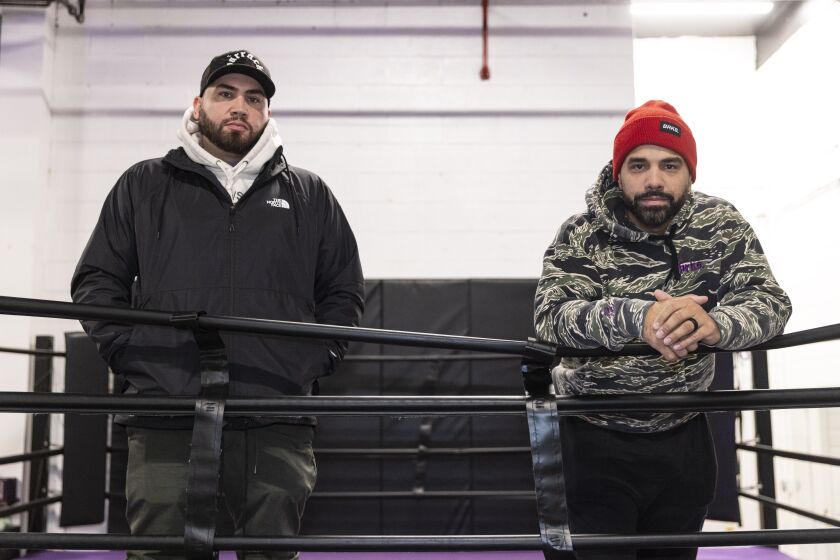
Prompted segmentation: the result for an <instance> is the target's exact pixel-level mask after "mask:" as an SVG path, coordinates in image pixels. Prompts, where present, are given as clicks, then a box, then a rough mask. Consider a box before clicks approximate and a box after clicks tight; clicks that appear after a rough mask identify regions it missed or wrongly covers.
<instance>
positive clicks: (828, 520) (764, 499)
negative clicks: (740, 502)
mask: <svg viewBox="0 0 840 560" xmlns="http://www.w3.org/2000/svg"><path fill="white" fill-rule="evenodd" d="M738 495H739V496H741V497H743V498H748V499H750V500H755V501H757V502H760V503H762V504H766V505H769V506H772V507H774V508H777V509H783V510H785V511H789V512H791V513H795V514H797V515H801V516H802V517H807V518H808V519H813V520H814V521H819V522H821V523H825V524H826V525H834V526H835V527H840V519H834V518H833V517H826V516H825V515H820V514H818V513H812V512H810V511H806V510H804V509H800V508H798V507H794V506H789V505H787V504H783V503H782V502H777V501H776V500H774V499H773V498H771V497H770V496H764V495H763V494H751V493H749V492H744V491H742V490H739V491H738Z"/></svg>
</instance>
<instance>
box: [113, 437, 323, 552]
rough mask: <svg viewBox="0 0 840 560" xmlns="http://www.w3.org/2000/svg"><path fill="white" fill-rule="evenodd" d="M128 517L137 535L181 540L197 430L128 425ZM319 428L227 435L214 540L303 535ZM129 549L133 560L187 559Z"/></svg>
mask: <svg viewBox="0 0 840 560" xmlns="http://www.w3.org/2000/svg"><path fill="white" fill-rule="evenodd" d="M127 432H128V471H127V473H126V500H127V502H128V505H127V507H126V517H127V518H128V524H129V527H131V534H132V535H144V536H152V535H159V536H160V535H170V536H171V535H178V536H180V535H183V534H184V511H185V501H186V487H187V473H188V459H189V453H190V440H191V437H192V431H191V430H167V429H153V428H138V427H128V428H127ZM313 432H314V428H312V427H311V426H299V425H292V424H272V425H269V426H263V427H256V428H249V429H247V430H225V431H224V432H223V435H222V465H221V478H220V481H219V493H218V512H217V515H216V534H217V535H219V536H237V537H240V536H248V537H283V536H295V535H297V534H298V531H299V530H300V523H301V517H302V515H303V508H304V505H305V504H306V499H307V498H308V497H309V495H310V494H311V493H312V489H313V488H314V486H315V477H316V474H317V470H316V468H315V456H314V455H313V453H312V436H313ZM237 556H238V558H239V560H244V559H247V560H293V559H296V558H297V557H298V554H297V553H296V552H288V551H268V550H253V551H240V552H237ZM183 557H184V556H183V555H181V554H172V553H171V552H170V553H165V552H161V551H155V550H139V551H128V552H127V558H128V559H129V560H137V559H161V560H171V559H176V558H183Z"/></svg>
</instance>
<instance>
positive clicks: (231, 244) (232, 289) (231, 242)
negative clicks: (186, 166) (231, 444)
mask: <svg viewBox="0 0 840 560" xmlns="http://www.w3.org/2000/svg"><path fill="white" fill-rule="evenodd" d="M228 216H229V220H230V224H229V225H228V247H229V248H230V249H229V251H228V253H229V257H230V263H229V264H230V266H229V269H230V314H231V316H236V305H235V304H234V297H235V295H236V289H235V284H234V279H235V278H236V274H235V273H234V267H235V263H236V250H235V248H234V246H235V243H236V239H234V237H233V234H234V233H236V226H235V225H234V224H233V219H234V217H235V216H236V205H234V204H231V205H230V208H229V211H228ZM227 359H228V364H230V361H231V360H232V359H233V340H231V339H228V341H227ZM228 367H230V366H228ZM228 384H229V386H230V392H231V393H233V379H230V380H229V381H228Z"/></svg>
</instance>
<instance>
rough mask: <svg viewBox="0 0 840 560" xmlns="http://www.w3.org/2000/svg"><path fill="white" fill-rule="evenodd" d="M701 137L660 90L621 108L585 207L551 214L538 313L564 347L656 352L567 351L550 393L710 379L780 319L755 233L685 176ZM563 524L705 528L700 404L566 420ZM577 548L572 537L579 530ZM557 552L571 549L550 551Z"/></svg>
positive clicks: (780, 325)
mask: <svg viewBox="0 0 840 560" xmlns="http://www.w3.org/2000/svg"><path fill="white" fill-rule="evenodd" d="M696 170H697V148H696V145H695V141H694V136H693V134H692V132H691V129H690V128H689V127H688V125H687V124H686V123H685V121H684V120H683V119H682V117H681V116H680V115H679V113H677V111H676V109H675V108H674V107H673V106H671V105H670V104H668V103H665V102H664V101H657V100H654V101H648V102H647V103H644V104H643V105H641V106H640V107H637V108H635V109H633V110H631V111H630V112H628V113H627V117H626V118H625V121H624V124H623V125H622V127H621V129H620V130H619V131H618V134H616V136H615V140H614V142H613V160H612V161H611V162H609V163H608V164H607V165H606V166H604V168H603V169H602V170H601V172H600V173H599V175H598V177H597V179H596V181H595V184H594V185H592V187H591V188H590V189H589V190H588V191H587V193H586V206H587V208H586V211H585V212H582V213H580V214H576V215H574V216H572V217H570V218H569V219H568V220H566V222H565V223H564V224H563V225H562V226H561V227H560V229H559V231H558V232H557V236H556V237H555V239H554V242H553V243H552V244H551V245H550V246H549V248H548V250H547V251H546V253H545V258H544V260H543V272H542V277H541V278H540V281H539V284H538V287H537V294H536V302H535V303H536V309H535V311H536V313H535V327H536V332H537V335H538V336H539V337H540V338H541V339H543V340H548V341H552V342H556V343H558V344H560V345H562V346H566V347H571V348H597V347H603V348H608V349H610V350H615V351H619V350H621V349H622V348H623V346H624V345H625V344H627V343H631V342H644V343H647V344H648V345H650V346H651V347H653V349H654V350H656V351H657V352H658V355H656V356H604V357H599V358H584V359H581V358H563V359H562V360H561V361H560V364H559V365H558V366H557V367H556V368H555V369H554V370H553V372H552V374H553V377H554V383H555V387H556V388H557V392H558V393H559V394H568V395H584V394H602V395H604V394H610V395H614V394H624V393H666V392H668V393H671V392H691V391H704V390H706V389H707V388H708V387H709V385H710V384H711V381H712V376H713V375H714V365H715V361H714V355H713V354H709V353H703V354H700V353H696V352H695V351H696V350H697V349H698V345H699V344H703V345H705V346H711V347H716V348H720V349H723V350H735V349H739V348H745V347H749V346H753V345H756V344H759V343H761V342H763V341H765V340H768V339H770V338H772V337H774V336H776V335H777V334H779V333H781V332H782V330H783V329H784V326H785V324H786V323H787V320H788V317H790V313H791V305H790V300H789V299H788V297H787V295H786V294H785V292H784V290H782V288H781V287H780V286H779V284H778V283H777V282H776V279H775V278H774V276H773V273H772V271H771V270H770V265H769V263H768V262H767V259H766V257H765V256H764V252H763V251H762V248H761V244H760V243H759V241H758V238H757V237H756V234H755V232H754V231H753V229H752V228H751V227H750V225H749V224H748V223H747V221H746V220H745V219H744V218H743V216H741V214H740V213H739V212H738V211H737V210H736V209H735V208H734V207H733V206H732V205H731V204H730V203H728V202H726V201H725V200H722V199H720V198H715V197H711V196H707V195H705V194H703V193H700V192H695V191H693V190H692V184H693V183H694V179H695V178H696V176H697V172H696ZM560 431H561V439H562V450H563V459H564V467H565V477H566V480H565V482H566V484H565V488H566V497H567V501H568V509H569V525H570V529H571V532H572V534H585V533H611V534H633V533H675V532H676V533H681V532H691V531H699V530H700V529H701V528H702V526H703V521H704V519H705V516H706V510H707V508H708V505H709V504H710V503H711V501H712V498H713V496H714V491H715V481H716V474H715V473H716V469H717V464H716V459H715V454H714V448H713V446H712V440H711V434H710V431H709V427H708V425H707V422H706V417H705V415H702V414H699V415H698V414H697V413H693V412H689V413H657V412H649V413H648V412H645V413H597V414H595V413H592V414H586V415H584V416H580V417H564V418H563V419H562V420H561V430H560ZM572 544H573V546H574V539H573V543H572ZM696 553H697V549H696V548H689V549H677V550H675V549H670V550H669V549H650V550H639V551H636V550H633V549H611V550H606V549H605V550H583V551H579V552H577V558H579V559H580V560H583V559H586V560H596V559H597V560H606V559H610V560H636V559H637V558H668V559H670V560H676V559H680V560H688V559H693V558H694V557H695V556H696ZM556 557H557V558H560V557H563V558H565V557H566V556H559V555H557V556H556Z"/></svg>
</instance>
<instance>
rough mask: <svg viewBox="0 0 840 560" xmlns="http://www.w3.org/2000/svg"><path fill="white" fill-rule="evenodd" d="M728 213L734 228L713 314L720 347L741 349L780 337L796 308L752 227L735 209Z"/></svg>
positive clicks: (728, 244) (730, 209)
mask: <svg viewBox="0 0 840 560" xmlns="http://www.w3.org/2000/svg"><path fill="white" fill-rule="evenodd" d="M728 210H729V211H731V212H732V215H731V216H729V217H727V218H726V219H727V220H731V222H730V223H733V224H734V226H733V228H732V232H731V235H730V236H729V239H728V242H727V243H726V248H725V249H724V251H725V252H724V255H723V259H722V261H721V280H720V289H719V292H718V306H717V307H715V308H714V309H713V310H712V311H710V312H709V315H710V316H711V317H712V318H713V319H714V320H715V321H716V322H717V324H718V327H719V328H720V336H721V339H720V342H719V343H718V344H717V347H718V348H720V349H722V350H737V349H740V348H747V347H750V346H755V345H756V344H761V343H762V342H764V341H766V340H769V339H771V338H773V337H774V336H776V335H778V334H780V333H781V332H782V331H783V330H784V328H785V324H787V321H788V319H789V318H790V314H791V311H792V308H791V303H790V298H788V296H787V294H786V293H785V292H784V290H782V288H781V287H780V286H779V284H778V283H777V282H776V278H775V277H774V276H773V272H772V271H771V270H770V264H769V263H768V262H767V258H766V257H765V255H764V251H763V250H762V248H761V243H760V242H759V241H758V237H757V236H756V235H755V232H754V231H753V229H752V227H751V226H750V224H749V223H747V221H746V220H745V219H744V218H743V217H742V216H741V215H740V214H739V213H738V211H737V210H735V209H734V208H733V207H731V206H728Z"/></svg>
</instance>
